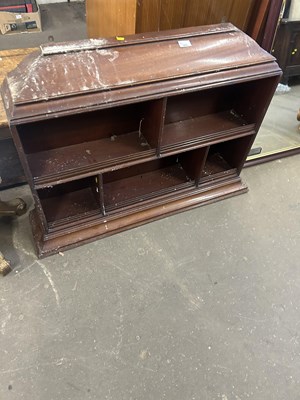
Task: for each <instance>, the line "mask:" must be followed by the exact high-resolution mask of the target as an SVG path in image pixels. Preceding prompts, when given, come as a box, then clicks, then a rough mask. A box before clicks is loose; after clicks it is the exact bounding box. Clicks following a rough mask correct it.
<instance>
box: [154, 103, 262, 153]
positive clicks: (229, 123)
mask: <svg viewBox="0 0 300 400" xmlns="http://www.w3.org/2000/svg"><path fill="white" fill-rule="evenodd" d="M253 128H254V124H248V123H247V122H246V121H245V120H243V119H242V118H241V117H239V116H238V115H237V114H236V113H235V112H232V111H224V112H220V113H216V114H209V115H205V116H201V117H198V118H191V119H187V120H184V121H178V122H174V123H171V124H167V125H165V127H164V130H163V135H162V142H161V145H162V147H164V148H170V149H171V147H172V146H174V145H177V144H180V143H183V142H184V143H189V144H190V145H191V144H193V143H195V142H200V143H202V142H203V143H204V142H208V141H209V140H212V139H214V138H215V137H224V136H228V135H230V134H233V133H239V132H246V131H249V130H252V129H253Z"/></svg>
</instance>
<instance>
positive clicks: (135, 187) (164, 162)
mask: <svg viewBox="0 0 300 400" xmlns="http://www.w3.org/2000/svg"><path fill="white" fill-rule="evenodd" d="M103 180H104V203H105V208H106V210H107V211H111V210H114V209H118V208H120V207H124V206H128V205H130V204H135V203H139V202H141V201H145V200H147V199H151V198H154V197H159V196H160V195H163V194H166V193H170V192H174V191H177V190H180V189H181V188H185V187H187V186H194V182H193V181H192V180H191V179H190V178H189V177H188V176H187V173H186V172H185V170H184V169H183V167H182V166H181V164H180V163H179V162H178V161H177V160H176V158H174V157H171V158H170V157H169V158H165V159H161V160H157V161H153V162H149V163H145V164H142V165H139V166H135V167H130V168H125V169H123V170H120V171H117V172H113V173H108V174H104V176H103Z"/></svg>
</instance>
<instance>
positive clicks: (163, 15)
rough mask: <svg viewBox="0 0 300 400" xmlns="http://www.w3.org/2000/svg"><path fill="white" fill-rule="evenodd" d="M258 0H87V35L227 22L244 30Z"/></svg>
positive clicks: (125, 33) (113, 34)
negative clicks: (121, 0) (122, 0)
mask: <svg viewBox="0 0 300 400" xmlns="http://www.w3.org/2000/svg"><path fill="white" fill-rule="evenodd" d="M256 3H257V0H127V1H124V2H120V1H118V0H110V1H107V0H87V1H86V8H87V25H88V34H89V37H91V38H92V37H100V36H116V35H129V34H133V33H141V32H150V31H160V30H167V29H176V28H183V27H189V26H198V25H208V24H214V23H219V22H222V21H223V22H226V21H230V22H232V23H233V24H234V25H236V26H237V27H238V28H240V29H241V30H243V31H246V30H247V27H248V24H249V21H250V19H251V14H252V11H253V8H254V6H255V4H256Z"/></svg>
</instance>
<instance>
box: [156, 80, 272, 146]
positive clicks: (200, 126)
mask: <svg viewBox="0 0 300 400" xmlns="http://www.w3.org/2000/svg"><path fill="white" fill-rule="evenodd" d="M269 85H274V81H273V80H272V79H270V78H265V79H259V80H255V81H250V82H246V83H240V84H235V85H231V86H222V87H218V88H213V89H206V90H201V91H197V92H192V93H185V94H180V95H176V96H171V97H169V98H168V101H167V105H166V115H165V123H164V128H163V133H162V140H161V153H166V152H173V151H174V152H175V151H177V150H178V149H183V148H192V147H195V146H199V145H209V144H212V143H216V142H219V141H221V140H222V141H224V140H229V139H231V138H233V137H238V136H245V135H249V134H253V133H254V132H255V129H256V126H257V125H258V124H259V123H260V121H261V119H262V117H263V114H264V108H263V107H262V104H264V103H265V101H266V96H269V91H268V90H266V91H264V92H263V93H262V91H261V87H267V86H269ZM249 98H253V101H252V102H249Z"/></svg>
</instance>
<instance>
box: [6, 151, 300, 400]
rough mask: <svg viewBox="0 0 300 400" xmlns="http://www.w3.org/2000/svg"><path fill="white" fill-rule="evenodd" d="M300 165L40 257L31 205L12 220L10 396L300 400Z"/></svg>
mask: <svg viewBox="0 0 300 400" xmlns="http://www.w3.org/2000/svg"><path fill="white" fill-rule="evenodd" d="M299 170H300V157H298V156H294V157H291V158H287V159H283V160H282V161H276V162H272V163H268V164H264V165H261V166H259V167H252V168H249V169H246V170H245V171H244V173H243V178H244V181H245V182H247V183H248V184H249V188H250V192H249V193H248V194H245V195H242V196H238V197H235V198H231V199H229V200H225V201H223V202H219V203H216V204H213V205H210V206H205V207H202V208H198V209H195V210H192V211H188V212H185V213H181V214H178V215H176V216H173V217H170V218H166V219H163V220H160V221H157V222H154V223H151V224H148V225H145V226H142V227H140V228H137V229H134V230H131V231H127V232H124V233H121V234H118V235H115V236H113V237H110V238H106V239H103V240H99V241H97V242H94V243H92V244H89V245H85V246H82V247H80V248H77V249H74V250H71V251H68V252H65V253H64V254H61V255H56V256H52V257H50V258H46V259H44V260H42V261H38V260H37V259H36V257H35V253H34V247H33V243H32V237H31V232H30V227H29V223H28V215H25V216H23V217H21V218H19V219H15V220H5V219H2V221H1V224H0V242H1V247H2V251H3V252H4V253H5V255H6V256H7V257H8V258H10V259H11V260H12V264H13V267H14V270H13V272H12V273H11V274H9V275H8V276H6V277H5V278H2V279H0V293H1V295H0V305H1V308H0V360H1V365H0V398H1V399H12V400H17V399H18V400H20V399H24V400H40V399H43V400H50V399H64V400H67V399H70V400H71V399H72V400H77V399H78V400H83V399H95V400H96V399H97V400H99V399H113V400H124V399H126V400H127V399H128V400H130V399H132V400H133V399H134V400H139V399H143V400H152V399H153V400H157V399H168V400H177V399H178V400H191V399H197V400H198V399H201V400H206V399H209V400H214V399H216V400H217V399H221V400H233V399H235V400H236V399H248V398H249V399H255V400H268V399H270V400H273V399H284V400H285V399H289V400H296V399H297V400H298V399H299V388H300V375H299V370H300V347H299V340H300V336H299V328H300V325H299V323H300V310H299V304H300V274H299V257H300V250H299V243H300V201H299V199H300V185H299ZM17 195H19V196H23V197H25V198H26V200H27V201H28V202H29V203H30V204H31V197H30V194H29V190H28V188H27V187H20V188H16V189H12V190H8V191H5V192H2V193H1V196H2V197H4V198H6V199H8V198H12V197H15V196H17Z"/></svg>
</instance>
